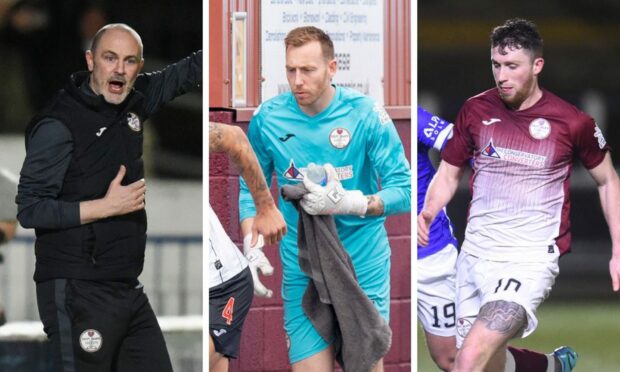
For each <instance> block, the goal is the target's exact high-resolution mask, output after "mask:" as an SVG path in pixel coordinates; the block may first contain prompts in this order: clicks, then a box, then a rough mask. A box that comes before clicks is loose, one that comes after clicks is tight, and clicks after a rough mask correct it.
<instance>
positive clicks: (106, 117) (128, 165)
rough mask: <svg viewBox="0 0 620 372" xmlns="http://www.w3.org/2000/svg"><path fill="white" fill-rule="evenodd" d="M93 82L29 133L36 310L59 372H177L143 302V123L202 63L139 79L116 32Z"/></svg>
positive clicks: (28, 215)
mask: <svg viewBox="0 0 620 372" xmlns="http://www.w3.org/2000/svg"><path fill="white" fill-rule="evenodd" d="M86 62H87V65H88V72H78V73H75V74H73V75H71V77H70V79H69V82H68V84H67V85H66V87H65V88H64V89H63V90H61V91H60V92H59V93H58V95H57V96H56V97H55V98H54V99H53V100H52V101H51V103H50V104H49V105H48V106H47V107H46V108H45V109H43V111H42V112H40V113H39V114H38V115H37V116H36V117H35V118H34V119H33V120H32V121H31V123H30V124H29V125H28V128H27V129H26V159H25V161H24V165H23V167H22V171H21V177H20V182H19V186H18V195H17V198H16V201H17V204H18V215H17V217H18V220H19V221H20V223H21V224H22V226H24V227H26V228H34V229H35V232H36V237H37V239H36V243H35V254H36V258H37V260H36V267H35V274H34V280H35V281H36V283H37V303H38V307H39V315H40V317H41V320H42V322H43V325H44V330H45V332H46V333H47V336H48V338H49V339H50V340H51V345H52V349H53V358H54V360H53V363H54V370H56V371H78V372H79V371H112V370H113V371H119V372H120V371H172V367H171V363H170V358H169V356H168V352H167V350H166V345H165V342H164V338H163V335H162V332H161V329H160V328H159V325H158V323H157V319H156V317H155V315H154V313H153V310H152V309H151V307H150V305H149V302H148V299H147V298H146V295H145V294H144V292H143V289H142V285H141V284H140V283H139V281H138V276H139V275H140V273H141V272H142V267H143V263H144V250H145V245H146V227H147V224H146V212H145V210H144V205H145V204H144V200H145V192H146V186H145V181H144V178H143V177H144V167H143V163H142V142H143V123H144V121H145V120H146V119H147V118H148V117H149V116H150V115H152V114H154V113H155V112H156V111H157V110H158V109H159V108H160V107H161V106H162V105H164V104H165V103H167V102H169V101H171V100H172V99H174V98H175V97H177V96H179V95H181V94H183V93H185V92H187V91H188V90H189V89H191V88H193V87H195V86H197V85H198V84H200V83H201V81H202V52H197V53H194V54H192V55H191V56H189V57H187V58H185V59H183V60H181V61H179V62H177V63H175V64H173V65H170V66H168V67H166V68H165V69H164V70H162V71H158V72H155V73H150V74H140V70H141V69H142V67H143V65H144V60H143V58H142V41H141V39H140V36H139V35H138V34H137V32H136V31H134V30H133V29H132V28H130V27H129V26H127V25H124V24H110V25H107V26H105V27H103V28H102V29H101V30H99V32H98V33H97V34H96V35H95V37H94V39H93V42H92V46H91V50H89V51H87V52H86Z"/></svg>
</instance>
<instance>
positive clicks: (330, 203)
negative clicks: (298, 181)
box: [300, 164, 368, 216]
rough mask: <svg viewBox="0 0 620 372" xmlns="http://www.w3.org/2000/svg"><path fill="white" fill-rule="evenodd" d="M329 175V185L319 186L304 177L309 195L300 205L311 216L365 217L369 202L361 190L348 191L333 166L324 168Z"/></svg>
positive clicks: (328, 165)
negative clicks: (340, 215) (339, 215)
mask: <svg viewBox="0 0 620 372" xmlns="http://www.w3.org/2000/svg"><path fill="white" fill-rule="evenodd" d="M323 167H324V168H325V172H326V173H327V184H326V185H325V186H321V185H317V184H316V183H314V182H312V181H311V180H310V177H304V179H303V182H304V186H306V190H308V193H307V194H306V195H304V196H303V199H302V200H301V202H300V204H301V206H302V208H303V209H304V210H305V211H306V212H307V213H309V214H312V215H319V214H354V215H358V216H364V215H365V214H366V209H367V208H368V200H367V199H366V197H365V196H364V194H363V193H362V192H361V191H359V190H351V191H347V190H345V189H344V188H343V187H342V184H341V183H340V180H339V179H338V173H336V169H334V167H333V166H332V165H331V164H325V165H324V166H323Z"/></svg>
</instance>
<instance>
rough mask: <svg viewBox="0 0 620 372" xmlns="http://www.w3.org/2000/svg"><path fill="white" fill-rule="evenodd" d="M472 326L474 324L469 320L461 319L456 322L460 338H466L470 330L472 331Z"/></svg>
mask: <svg viewBox="0 0 620 372" xmlns="http://www.w3.org/2000/svg"><path fill="white" fill-rule="evenodd" d="M471 326H472V324H471V321H469V319H467V318H459V320H457V321H456V332H457V333H458V334H459V336H461V337H466V336H467V334H468V333H469V330H470V329H471Z"/></svg>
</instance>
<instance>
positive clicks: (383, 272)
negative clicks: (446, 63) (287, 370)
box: [282, 257, 390, 364]
mask: <svg viewBox="0 0 620 372" xmlns="http://www.w3.org/2000/svg"><path fill="white" fill-rule="evenodd" d="M283 274H284V276H283V279H282V299H283V300H284V331H285V332H286V335H287V337H288V339H287V346H288V356H289V359H290V362H291V364H293V363H296V362H299V361H301V360H303V359H306V358H308V357H311V356H312V355H314V354H317V353H319V352H321V351H323V350H324V349H326V348H327V347H328V346H329V345H330V344H331V343H332V341H333V339H332V340H329V341H326V340H324V339H323V338H322V337H321V336H320V335H319V333H318V332H317V331H316V329H314V326H313V325H312V323H311V322H310V319H308V317H307V316H306V314H305V313H304V310H303V308H302V306H301V301H302V298H303V295H304V292H305V291H306V286H307V285H308V281H309V280H310V278H308V276H306V275H305V274H304V273H303V272H302V271H301V270H300V269H299V266H297V271H293V270H287V271H284V273H283ZM356 275H357V279H358V281H359V283H360V287H361V288H362V290H364V292H365V293H366V294H367V295H368V298H370V300H372V302H373V303H374V305H375V307H376V308H377V310H378V311H379V315H381V317H382V318H384V319H385V321H386V322H387V323H388V324H389V320H390V259H389V257H388V258H387V259H386V260H385V261H384V262H382V263H380V264H377V265H374V266H372V267H369V268H365V269H364V270H360V271H357V270H356Z"/></svg>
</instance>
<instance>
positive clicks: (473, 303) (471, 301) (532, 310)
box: [456, 252, 560, 348]
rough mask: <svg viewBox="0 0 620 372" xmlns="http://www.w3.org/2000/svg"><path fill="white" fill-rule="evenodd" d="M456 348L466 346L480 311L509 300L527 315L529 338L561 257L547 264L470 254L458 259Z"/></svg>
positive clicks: (557, 270)
mask: <svg viewBox="0 0 620 372" xmlns="http://www.w3.org/2000/svg"><path fill="white" fill-rule="evenodd" d="M456 266H457V274H456V283H457V291H456V301H457V307H456V314H457V319H458V320H457V326H456V346H457V347H458V348H460V347H461V345H463V340H464V339H465V336H467V334H468V333H469V330H470V329H471V326H472V325H473V324H474V320H476V317H477V315H478V313H479V311H480V308H481V307H482V306H483V305H484V304H486V303H489V302H492V301H509V302H515V303H517V304H519V305H521V306H522V307H523V308H524V309H525V311H526V312H527V327H526V329H525V332H524V333H523V336H522V337H527V336H528V335H529V334H531V333H532V332H534V330H535V329H536V327H537V326H538V319H536V309H537V308H538V306H540V304H541V303H542V302H543V301H544V300H545V298H547V296H548V295H549V292H550V291H551V287H552V286H553V283H555V277H556V276H557V275H558V274H559V272H560V269H559V267H558V257H555V258H552V259H551V260H549V261H546V262H501V261H489V260H485V259H482V258H478V257H476V256H472V255H471V254H468V253H467V252H461V253H460V254H459V257H458V260H457V264H456Z"/></svg>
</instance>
